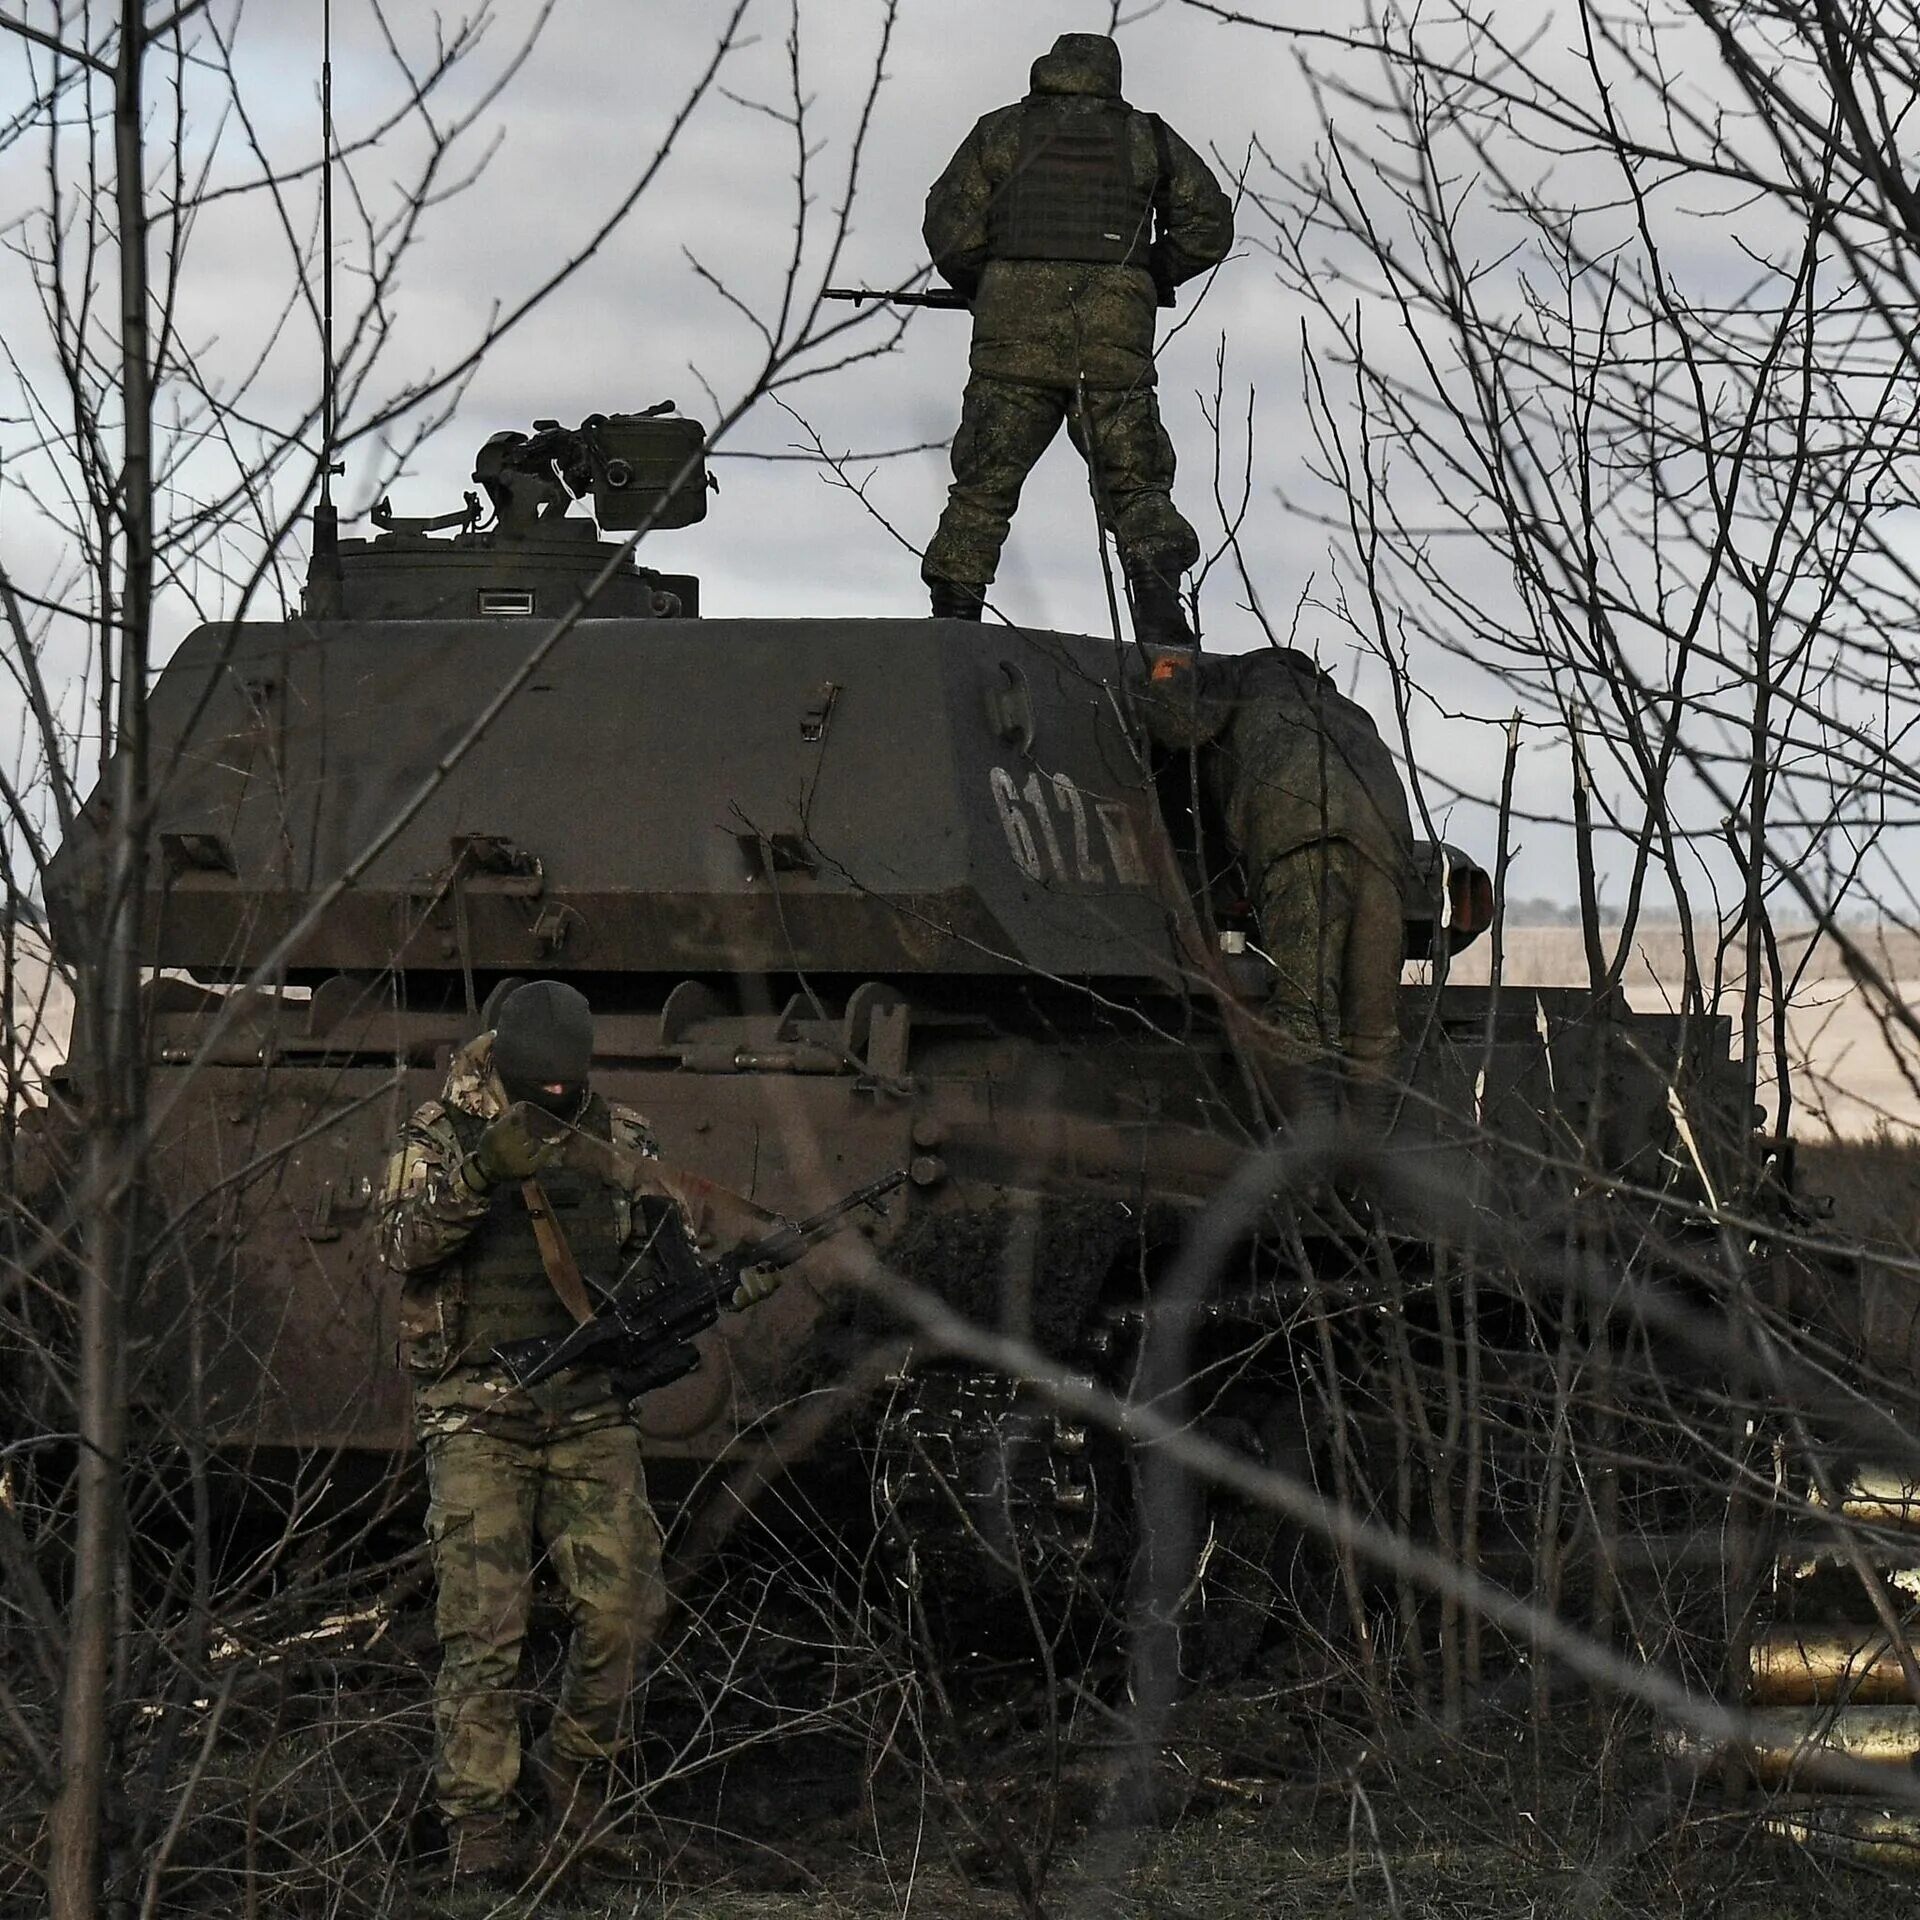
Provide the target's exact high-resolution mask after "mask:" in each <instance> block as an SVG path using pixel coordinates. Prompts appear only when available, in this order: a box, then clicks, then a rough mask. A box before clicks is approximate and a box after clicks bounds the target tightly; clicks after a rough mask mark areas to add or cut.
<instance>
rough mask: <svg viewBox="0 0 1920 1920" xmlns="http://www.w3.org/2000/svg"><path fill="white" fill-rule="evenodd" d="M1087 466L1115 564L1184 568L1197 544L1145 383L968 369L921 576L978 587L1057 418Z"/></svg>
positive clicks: (994, 561) (1172, 571)
mask: <svg viewBox="0 0 1920 1920" xmlns="http://www.w3.org/2000/svg"><path fill="white" fill-rule="evenodd" d="M1062 420H1064V421H1065V422H1066V423H1067V432H1068V434H1069V435H1070V436H1071V438H1072V440H1073V444H1074V446H1075V447H1076V448H1077V449H1078V451H1079V453H1080V456H1081V458H1082V459H1083V460H1085V461H1086V462H1087V464H1088V466H1089V467H1090V468H1091V469H1092V471H1093V479H1094V486H1095V491H1096V495H1097V497H1098V499H1099V501H1100V518H1101V521H1102V524H1103V525H1105V526H1106V527H1108V528H1109V529H1110V530H1111V531H1112V533H1113V535H1114V538H1115V539H1116V540H1117V541H1118V542H1119V546H1120V556H1121V560H1122V562H1123V564H1127V565H1133V564H1140V565H1145V566H1151V567H1155V568H1157V569H1158V570H1159V571H1160V572H1162V573H1165V574H1167V575H1169V576H1172V575H1177V574H1181V573H1184V572H1185V571H1186V570H1187V569H1188V568H1189V567H1191V566H1193V565H1194V564H1195V563H1196V562H1197V561H1198V560H1199V558H1200V542H1199V539H1198V537H1197V536H1196V535H1195V533H1194V531H1193V529H1192V527H1190V526H1189V525H1188V524H1187V523H1186V521H1185V520H1183V519H1182V518H1181V517H1180V514H1179V512H1178V511H1177V510H1176V509H1175V507H1174V504H1173V497H1172V493H1171V488H1172V486H1173V442H1172V441H1171V440H1169V439H1168V438H1167V432H1166V429H1165V428H1164V427H1162V426H1161V424H1160V409H1159V407H1158V406H1157V405H1156V403H1155V400H1154V390H1153V388H1152V387H1151V386H1144V385H1143V386H1136V387H1087V388H1082V389H1080V390H1079V391H1078V392H1076V391H1075V390H1074V389H1073V388H1071V387H1041V386H1028V385H1025V384H1022V383H1020V382H1017V381H1012V380H996V379H992V378H990V377H988V376H987V375H985V374H979V373H976V374H975V375H974V376H973V377H972V378H971V379H970V380H969V381H968V382H967V391H966V395H965V398H964V399H963V400H962V401H961V403H960V425H959V428H958V430H957V431H956V432H955V434H954V436H953V487H952V490H951V491H950V492H949V494H948V495H947V505H946V511H945V512H944V513H942V514H941V516H940V525H939V526H938V528H936V529H935V532H934V536H933V538H932V540H930V541H929V542H928V543H927V551H926V557H925V558H924V560H923V561H922V562H921V566H920V573H921V577H922V578H923V579H926V580H929V581H932V580H951V581H953V582H955V583H956V584H957V585H961V586H969V587H984V586H985V585H986V584H987V583H988V582H989V581H990V580H991V579H992V578H993V576H994V570H995V568H996V566H997V565H998V563H999V559H1000V549H1001V547H1002V546H1003V545H1004V544H1005V543H1006V538H1007V527H1008V524H1009V522H1011V520H1012V519H1013V512H1014V509H1015V508H1016V507H1017V506H1018V505H1019V504H1020V489H1021V487H1022V485H1023V484H1024V483H1025V481H1026V477H1027V475H1028V474H1029V473H1030V472H1031V471H1032V470H1033V464H1034V462H1035V461H1036V460H1038V459H1039V458H1040V456H1041V455H1042V454H1043V453H1045V452H1046V450H1047V447H1048V445H1049V444H1050V443H1051V442H1052V440H1053V436H1054V435H1055V434H1056V433H1058V432H1059V430H1060V423H1061V421H1062Z"/></svg>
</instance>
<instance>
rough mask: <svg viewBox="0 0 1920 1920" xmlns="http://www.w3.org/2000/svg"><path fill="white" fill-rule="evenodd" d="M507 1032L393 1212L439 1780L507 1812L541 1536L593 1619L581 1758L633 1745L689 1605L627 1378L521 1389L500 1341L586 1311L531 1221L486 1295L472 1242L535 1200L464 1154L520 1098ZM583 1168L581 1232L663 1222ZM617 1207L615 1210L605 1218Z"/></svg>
mask: <svg viewBox="0 0 1920 1920" xmlns="http://www.w3.org/2000/svg"><path fill="white" fill-rule="evenodd" d="M491 1038H492V1036H491V1035H483V1036H482V1037H481V1038H480V1039H479V1040H477V1041H475V1042H473V1043H472V1044H471V1045H470V1046H469V1047H467V1048H466V1049H464V1050H463V1051H462V1052H461V1053H460V1054H459V1055H457V1056H456V1057H455V1060H454V1063H453V1069H452V1071H451V1073H450V1074H449V1076H448V1079H447V1085H446V1090H445V1092H444V1094H443V1095H442V1097H441V1098H440V1099H439V1100H436V1101H431V1102H429V1103H428V1104H427V1105H426V1106H424V1107H422V1108H421V1109H420V1110H419V1111H418V1112H417V1113H416V1114H414V1116H413V1118H412V1119H411V1120H410V1121H409V1122H408V1123H407V1126H406V1128H405V1129H404V1131H403V1133H402V1136H401V1143H400V1147H399V1150H398V1151H397V1152H396V1153H395V1154H394V1155H393V1157H392V1159H391V1161H390V1162H389V1164H388V1169H387V1174H386V1180H385V1186H384V1190H383V1195H382V1210H381V1218H380V1250H381V1257H382V1259H383V1260H384V1261H385V1263H386V1264H387V1266H389V1267H390V1268H392V1269H393V1270H394V1271H395V1272H397V1273H398V1274H400V1275H401V1276H402V1289H401V1315H400V1320H401V1338H402V1343H403V1347H402V1352H403V1358H404V1361H405V1364H406V1366H407V1367H408V1370H409V1371H410V1372H411V1373H412V1375H413V1377H414V1411H415V1422H416V1426H417V1429H418V1432H419V1435H420V1442H421V1446H422V1448H423V1450H424V1452H425V1454H426V1463H427V1481H428V1487H429V1492H430V1505H429V1507H428V1513H427V1530H428V1534H429V1537H430V1541H431V1546H432V1552H433V1564H434V1573H435V1577H436V1580H437V1582H438V1599H437V1603H436V1609H435V1616H434V1623H435V1627H436V1629H437V1631H438V1634H439V1638H440V1644H441V1666H440V1674H439V1678H438V1681H437V1682H436V1685H435V1689H434V1723H435V1728H436V1732H437V1734H438V1744H439V1755H438V1765H437V1768H436V1773H435V1786H436V1789H437V1792H438V1796H439V1800H440V1804H441V1806H442V1808H443V1809H444V1811H445V1812H446V1814H447V1816H448V1818H449V1819H450V1820H463V1819H466V1818H468V1817H469V1816H474V1815H482V1816H484V1815H488V1814H494V1813H498V1812H500V1811H501V1810H503V1809H504V1808H505V1807H506V1806H507V1805H508V1803H509V1801H510V1798H511V1795H512V1793H513V1790H514V1785H515V1782H516V1780H517V1778H518V1776H519V1770H520V1728H519V1712H518V1705H517V1701H516V1697H515V1691H514V1689H515V1686H516V1682H517V1676H518V1670H519V1664H520V1651H521V1642H522V1640H523V1639H524V1637H525V1634H526V1627H527V1615H528V1606H529V1602H530V1600H531V1597H532V1589H533V1542H534V1539H535V1538H536V1537H537V1538H538V1539H539V1540H540V1542H541V1543H542V1545H543V1546H544V1547H545V1549H546V1554H547V1558H548V1560H549V1562H550V1563H551V1565H552V1567H553V1570H554V1572H555V1574H556V1575H557V1576H558V1578H559V1581H560V1584H561V1587H562V1589H563V1591H564V1593H565V1596H566V1607H567V1612H568V1615H569V1617H570V1619H571V1622H572V1627H573V1633H572V1639H571V1642H570V1645H569V1647H568V1652H567V1663H566V1672H565V1675H564V1677H563V1679H562V1682H561V1689H560V1698H559V1703H558V1706H557V1709H556V1711H555V1714H554V1719H553V1725H552V1731H551V1734H550V1735H549V1738H550V1740H551V1743H552V1747H553V1751H554V1753H555V1755H556V1756H557V1757H558V1758H559V1759H561V1760H562V1761H564V1762H567V1763H569V1764H570V1765H572V1766H573V1767H574V1768H576V1769H578V1768H583V1767H588V1766H592V1765H595V1764H598V1763H601V1762H604V1761H606V1760H608V1759H610V1758H611V1757H612V1756H613V1755H614V1754H615V1753H617V1752H618V1750H619V1749H620V1747H621V1746H622V1745H623V1744H624V1741H625V1739H626V1737H627V1732H628V1724H627V1723H628V1702H629V1698H630V1696H631V1693H632V1689H633V1678H634V1670H635V1666H636V1663H637V1661H638V1660H639V1657H640V1655H641V1654H642V1653H643V1652H644V1651H645V1649H646V1647H647V1646H648V1645H649V1643H650V1642H651V1641H652V1639H653V1636H654V1633H655V1631H656V1630H657V1629H658V1627H659V1625H660V1623H661V1621H662V1620H663V1618H664V1617H665V1615H666V1612H667V1609H668V1604H669V1601H668V1594H667V1590H666V1587H665V1584H664V1582H663V1581H662V1578H661V1572H660V1529H659V1526H658V1524H657V1523H656V1522H655V1520H654V1516H653V1510H652V1508H651V1507H650V1506H649V1504H648V1501H647V1488H646V1477H645V1474H644V1471H643V1469H642V1466H641V1461H640V1442H639V1436H638V1435H637V1434H636V1433H635V1431H634V1428H633V1426H632V1424H631V1422H630V1420H629V1418H628V1414H627V1408H626V1405H625V1403H624V1402H623V1401H622V1400H621V1399H620V1398H619V1397H618V1396H617V1395H616V1394H615V1393H614V1391H613V1388H612V1386H611V1384H610V1382H609V1381H608V1379H607V1376H606V1375H605V1374H604V1373H603V1372H601V1371H600V1370H599V1369H597V1368H584V1367H583V1368H574V1369H570V1370H569V1371H567V1372H565V1373H562V1374H559V1375H556V1376H555V1377H554V1378H553V1379H552V1380H549V1381H546V1382H543V1383H542V1384H541V1385H539V1386H537V1387H534V1388H531V1389H527V1390H519V1389H516V1388H514V1387H512V1386H511V1385H510V1384H509V1382H508V1381H507V1380H506V1378H505V1376H504V1375H503V1374H502V1373H501V1372H500V1370H499V1368H498V1367H497V1366H496V1365H495V1364H493V1363H491V1362H490V1361H489V1360H488V1359H487V1358H486V1357H485V1356H486V1354H487V1352H488V1351H489V1350H490V1348H491V1346H492V1345H493V1344H495V1342H496V1341H497V1339H498V1338H499V1337H500V1328H501V1326H502V1325H507V1326H508V1331H509V1334H510V1337H522V1336H529V1337H530V1336H531V1335H532V1334H533V1333H537V1332H543V1331H552V1332H560V1331H565V1330H566V1329H567V1328H568V1327H570V1326H571V1325H572V1324H573V1323H572V1320H571V1319H570V1318H569V1317H568V1316H567V1314H566V1312H565V1309H564V1308H563V1307H562V1306H561V1304H560V1301H559V1298H558V1296H557V1295H556V1294H555V1293H554V1291H553V1288H552V1284H551V1283H550V1281H549V1280H548V1279H547V1276H546V1273H545V1270H544V1268H543V1267H542V1266H541V1265H540V1263H539V1259H538V1253H537V1247H535V1245H534V1243H533V1242H532V1240H531V1235H530V1229H529V1230H528V1239H527V1242H526V1247H525V1248H524V1249H523V1251H524V1252H526V1253H527V1256H528V1257H527V1259H526V1261H525V1270H524V1272H523V1273H522V1274H521V1275H520V1278H519V1283H518V1290H517V1292H516V1289H515V1286H514V1284H513V1275H512V1273H511V1272H509V1273H508V1274H507V1276H506V1279H507V1282H508V1284H507V1285H506V1286H505V1287H504V1288H502V1287H501V1286H500V1285H499V1284H498V1276H497V1275H496V1282H495V1284H494V1285H493V1286H492V1287H491V1288H490V1289H489V1290H487V1292H486V1293H485V1294H484V1296H483V1295H481V1294H479V1293H476V1291H475V1290H474V1289H473V1288H471V1287H470V1286H469V1285H468V1284H467V1282H468V1279H469V1275H470V1272H471V1270H472V1269H471V1256H472V1255H473V1254H474V1253H475V1252H476V1250H477V1249H479V1248H481V1247H483V1246H484V1245H485V1243H486V1240H487V1237H488V1236H489V1235H498V1234H501V1233H503V1232H505V1231H507V1230H508V1228H509V1226H510V1225H511V1224H512V1221H513V1215H514V1211H515V1210H518V1213H519V1218H520V1220H521V1221H524V1220H525V1218H526V1214H525V1202H524V1200H523V1197H522V1194H521V1190H520V1188H519V1186H518V1184H517V1183H508V1184H507V1185H506V1186H504V1187H503V1188H496V1189H495V1190H494V1191H493V1192H492V1193H489V1194H478V1195H476V1194H475V1193H473V1192H472V1191H471V1190H470V1188H469V1187H468V1186H467V1184H466V1182H465V1181H464V1180H463V1179H462V1178H461V1177H460V1174H459V1171H458V1169H459V1165H460V1162H461V1161H462V1159H463V1158H465V1157H466V1155H467V1153H468V1152H469V1151H471V1147H472V1142H473V1137H474V1136H475V1135H476V1134H477V1133H478V1132H479V1131H482V1130H484V1127H485V1124H486V1123H487V1122H488V1121H489V1120H491V1119H492V1118H494V1117H496V1116H497V1115H498V1114H500V1113H501V1112H503V1111H504V1110H505V1107H506V1094H505V1090H504V1089H503V1088H502V1087H501V1085H500V1082H499V1080H498V1078H497V1077H496V1075H495V1074H494V1073H493V1070H492V1065H491V1058H490V1051H489V1049H490V1044H491ZM578 1124H580V1125H581V1126H582V1127H583V1128H584V1129H585V1130H587V1131H589V1132H593V1133H597V1134H600V1135H601V1136H602V1137H605V1138H608V1139H610V1140H612V1141H613V1142H614V1143H615V1144H616V1145H620V1146H623V1147H626V1148H629V1149H631V1150H633V1151H636V1152H638V1153H642V1154H647V1155H652V1154H653V1153H654V1152H655V1148H654V1145H653V1141H652V1137H651V1135H650V1134H649V1133H648V1131H647V1127H646V1124H645V1122H644V1121H643V1120H642V1119H641V1118H640V1116H639V1115H638V1114H637V1113H634V1112H633V1111H632V1110H631V1109H629V1108H623V1107H615V1106H608V1105H607V1104H606V1103H605V1102H602V1101H599V1100H597V1099H595V1100H590V1101H589V1103H588V1107H587V1109H586V1110H585V1112H583V1114H582V1115H581V1118H580V1120H579V1122H578ZM541 1183H542V1186H543V1188H545V1189H546V1190H547V1191H548V1194H549V1197H550V1202H551V1204H552V1206H553V1209H554V1211H555V1213H556V1214H559V1213H560V1212H561V1206H562V1200H561V1195H562V1193H563V1192H564V1191H565V1190H566V1187H567V1185H568V1176H567V1170H566V1156H565V1154H564V1152H563V1154H562V1156H561V1159H560V1161H559V1162H557V1163H556V1165H555V1167H554V1169H552V1170H551V1171H543V1173H542V1175H541ZM572 1184H573V1187H574V1189H575V1191H574V1193H573V1195H572V1196H571V1197H572V1198H573V1200H574V1204H575V1211H576V1212H577V1214H578V1216H579V1217H578V1219H577V1220H576V1221H571V1222H569V1223H568V1231H569V1238H570V1240H571V1239H572V1238H573V1237H574V1236H575V1235H580V1237H582V1238H583V1239H584V1238H586V1237H587V1235H586V1234H585V1233H584V1232H583V1231H582V1230H583V1229H585V1228H589V1227H590V1228H591V1229H592V1230H593V1234H592V1237H593V1238H594V1239H595V1240H596V1241H597V1242H599V1243H603V1245H611V1246H612V1247H614V1248H616V1249H626V1250H627V1254H628V1257H631V1250H632V1248H633V1246H635V1245H637V1244H639V1243H640V1241H641V1239H642V1236H643V1235H644V1233H645V1232H646V1231H647V1230H648V1228H649V1226H650V1225H652V1226H658V1225H659V1224H660V1222H659V1220H658V1218H657V1216H652V1215H650V1214H649V1213H648V1211H647V1209H646V1207H645V1205H644V1203H642V1202H640V1201H638V1200H636V1197H635V1196H634V1195H633V1194H632V1193H631V1192H630V1191H628V1190H625V1189H622V1188H617V1187H613V1186H611V1185H609V1184H608V1183H607V1182H606V1181H605V1180H603V1179H600V1178H597V1177H595V1178H590V1179H588V1180H586V1181H584V1182H582V1181H579V1180H578V1179H576V1180H575V1181H574V1182H573V1183H572ZM601 1208H604V1209H605V1215H604V1217H603V1218H600V1217H596V1215H598V1210H599V1209H601ZM579 1251H580V1250H579V1249H578V1248H576V1256H578V1254H579ZM495 1264H496V1266H497V1264H498V1263H497V1262H496V1263H495ZM508 1264H509V1267H511V1265H512V1263H511V1262H509V1263H508ZM581 1264H582V1265H583V1266H584V1265H588V1262H587V1261H586V1260H585V1259H582V1261H581ZM589 1270H591V1269H589ZM503 1313H504V1314H505V1316H506V1320H505V1321H502V1319H501V1315H502V1314H503ZM490 1320H491V1326H492V1330H491V1331H490V1330H489V1321H490ZM509 1323H510V1324H509Z"/></svg>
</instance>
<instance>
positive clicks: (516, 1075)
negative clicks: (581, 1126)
mask: <svg viewBox="0 0 1920 1920" xmlns="http://www.w3.org/2000/svg"><path fill="white" fill-rule="evenodd" d="M592 1063H593V1009H592V1008H591V1007H589V1006H588V1005H587V997H586V995H585V994H583V993H580V992H578V991H577V990H576V989H575V988H573V987H569V986H563V985H562V984H561V983H560V982H559V981H558V980H530V981H528V982H527V984H526V985H525V986H523V987H516V988H515V989H514V990H513V991H512V992H511V993H510V994H508V995H507V996H506V998H505V999H504V1000H502V1001H501V1003H500V1008H499V1016H498V1019H497V1020H496V1022H495V1025H494V1029H493V1070H494V1072H495V1073H497V1074H498V1075H499V1076H500V1083H501V1085H502V1086H504V1087H505V1088H506V1090H507V1098H508V1099H509V1100H513V1101H520V1100H526V1101H530V1102H531V1103H532V1104H533V1105H534V1106H536V1107H545V1108H546V1110H547V1111H548V1112H549V1113H557V1114H561V1115H563V1116H565V1117H568V1118H571V1117H572V1115H573V1114H575V1113H576V1112H578V1111H579V1108H580V1103H581V1102H582V1101H583V1100H584V1099H585V1098H586V1097H587V1071H588V1069H589V1067H590V1066H591V1065H592ZM549 1086H558V1087H559V1088H560V1089H561V1091H560V1092H558V1093H549V1092H548V1091H547V1088H548V1087H549Z"/></svg>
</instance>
